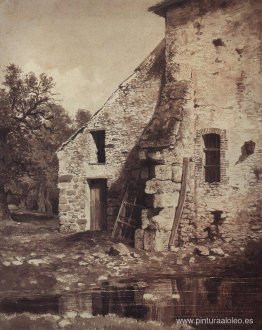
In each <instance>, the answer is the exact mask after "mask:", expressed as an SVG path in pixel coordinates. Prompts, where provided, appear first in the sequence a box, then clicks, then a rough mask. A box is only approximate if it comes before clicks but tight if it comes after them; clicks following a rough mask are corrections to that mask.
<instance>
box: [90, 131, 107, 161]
mask: <svg viewBox="0 0 262 330" xmlns="http://www.w3.org/2000/svg"><path fill="white" fill-rule="evenodd" d="M91 135H92V137H93V140H94V142H95V146H96V156H97V157H96V158H97V159H96V161H97V163H105V162H106V154H105V131H104V130H101V131H92V132H91Z"/></svg>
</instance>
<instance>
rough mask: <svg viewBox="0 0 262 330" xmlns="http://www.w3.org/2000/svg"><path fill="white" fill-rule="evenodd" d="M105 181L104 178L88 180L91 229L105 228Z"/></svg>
mask: <svg viewBox="0 0 262 330" xmlns="http://www.w3.org/2000/svg"><path fill="white" fill-rule="evenodd" d="M106 193H107V182H106V180H104V179H97V180H90V215H91V225H90V229H91V230H103V229H106V200H107V194H106Z"/></svg>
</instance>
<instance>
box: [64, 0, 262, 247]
mask: <svg viewBox="0 0 262 330" xmlns="http://www.w3.org/2000/svg"><path fill="white" fill-rule="evenodd" d="M150 10H151V11H153V12H154V13H155V14H157V15H160V16H162V17H163V19H165V22H166V35H165V39H164V40H163V41H162V42H161V43H160V44H159V45H158V46H157V48H156V49H155V50H154V51H153V52H152V53H151V54H150V55H149V56H148V57H147V58H146V60H145V61H144V62H143V63H142V64H141V65H140V66H139V67H138V68H137V69H136V70H135V71H134V73H133V74H132V75H131V76H130V77H129V78H128V79H127V80H126V81H124V82H123V83H122V84H121V85H120V86H119V88H118V90H117V91H115V92H114V93H113V95H112V96H111V97H110V98H109V99H108V101H107V102H106V103H105V105H104V106H103V107H102V108H101V109H100V110H99V111H98V112H97V113H96V114H95V115H94V116H93V117H92V119H91V120H90V122H88V123H87V124H86V125H85V126H84V127H83V128H82V129H80V130H79V131H78V132H77V133H76V134H75V135H74V136H72V137H71V138H70V139H69V140H68V141H67V142H66V143H65V144H64V145H62V146H61V148H60V150H59V151H58V157H59V164H60V165H59V189H60V206H59V217H60V225H61V230H63V231H67V232H78V231H86V230H103V229H105V230H108V231H113V235H114V236H115V237H120V238H123V239H126V240H130V241H132V240H134V241H135V245H136V246H137V247H139V248H144V249H146V250H157V251H161V250H165V249H168V247H170V246H172V245H175V244H183V243H185V242H198V243H205V242H212V241H216V240H221V241H222V242H224V243H225V244H226V243H230V244H232V245H234V244H236V245H242V244H243V242H246V241H248V240H256V239H259V238H261V223H260V221H261V220H260V219H261V209H262V207H261V201H262V197H261V194H260V193H261V186H262V180H261V175H262V174H261V172H262V166H261V158H262V133H261V103H262V82H261V76H260V75H261V68H262V66H261V64H262V62H261V61H262V43H261V22H260V18H261V17H262V3H261V2H260V1H256V0H238V1H234V0H198V1H195V0H187V1H186V0H173V1H172V0H167V1H163V2H162V3H160V4H158V5H156V6H154V7H152V8H150Z"/></svg>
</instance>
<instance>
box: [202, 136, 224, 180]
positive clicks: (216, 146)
mask: <svg viewBox="0 0 262 330" xmlns="http://www.w3.org/2000/svg"><path fill="white" fill-rule="evenodd" d="M203 139H204V144H205V149H204V152H205V182H209V183H212V182H220V135H218V134H206V135H204V136H203Z"/></svg>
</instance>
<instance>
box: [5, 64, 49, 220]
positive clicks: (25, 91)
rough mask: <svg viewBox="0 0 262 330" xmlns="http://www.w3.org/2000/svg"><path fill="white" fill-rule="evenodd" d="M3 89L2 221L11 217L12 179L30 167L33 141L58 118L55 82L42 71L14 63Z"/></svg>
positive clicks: (6, 72) (10, 66) (8, 67)
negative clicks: (55, 112) (34, 71)
mask: <svg viewBox="0 0 262 330" xmlns="http://www.w3.org/2000/svg"><path fill="white" fill-rule="evenodd" d="M2 85H3V86H2V88H1V90H0V111H1V118H0V220H8V219H10V218H11V217H10V213H9V210H8V205H7V190H8V185H10V182H12V181H14V179H15V178H18V176H19V175H20V174H21V172H23V173H24V172H25V171H26V170H28V169H30V166H31V164H32V161H33V160H32V157H31V156H32V152H31V150H32V143H28V142H29V141H30V140H32V139H33V138H36V137H37V135H39V133H41V132H42V130H46V131H49V130H50V123H51V121H52V119H53V118H54V105H55V99H54V94H53V92H52V91H53V87H54V82H53V79H52V78H51V77H48V76H47V75H46V74H41V75H40V76H39V77H38V78H37V77H36V75H35V74H34V73H32V72H30V73H29V74H26V75H24V74H23V72H22V71H21V69H20V68H19V67H18V66H16V65H14V64H10V65H8V66H7V67H6V68H5V78H4V81H3V83H2Z"/></svg>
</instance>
